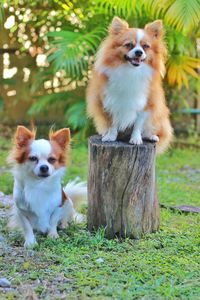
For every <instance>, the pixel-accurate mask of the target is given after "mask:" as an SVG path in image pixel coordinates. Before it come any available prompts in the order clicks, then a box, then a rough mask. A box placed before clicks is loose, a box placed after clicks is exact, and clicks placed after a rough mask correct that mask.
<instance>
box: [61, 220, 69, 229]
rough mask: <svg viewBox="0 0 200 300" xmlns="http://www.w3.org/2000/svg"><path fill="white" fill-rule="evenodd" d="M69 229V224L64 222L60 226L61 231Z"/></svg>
mask: <svg viewBox="0 0 200 300" xmlns="http://www.w3.org/2000/svg"><path fill="white" fill-rule="evenodd" d="M67 227H69V223H68V222H64V221H62V222H61V223H60V224H59V228H60V229H65V228H67Z"/></svg>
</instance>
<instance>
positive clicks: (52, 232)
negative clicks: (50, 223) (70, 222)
mask: <svg viewBox="0 0 200 300" xmlns="http://www.w3.org/2000/svg"><path fill="white" fill-rule="evenodd" d="M48 237H50V238H51V239H57V238H59V235H58V233H57V231H50V232H49V233H48Z"/></svg>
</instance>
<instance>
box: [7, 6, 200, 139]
mask: <svg viewBox="0 0 200 300" xmlns="http://www.w3.org/2000/svg"><path fill="white" fill-rule="evenodd" d="M8 6H13V8H14V11H16V10H18V11H19V12H18V14H19V13H20V16H21V20H18V17H17V15H16V16H15V19H16V20H17V21H16V24H15V26H14V27H12V28H11V29H10V34H12V35H13V37H16V36H19V35H20V36H21V37H20V38H19V39H18V43H19V45H20V51H21V52H23V51H27V49H26V47H25V43H26V39H24V38H23V37H24V36H26V35H27V36H28V39H29V40H30V41H31V47H30V49H32V48H33V49H35V50H34V51H35V52H34V51H33V54H32V55H36V53H44V52H45V53H46V55H47V59H48V64H47V65H46V67H45V66H44V67H40V68H38V69H39V71H38V73H37V74H35V75H34V82H33V85H32V87H31V89H30V90H31V93H32V94H33V96H34V98H35V101H34V103H33V106H32V108H31V109H30V110H29V113H30V114H32V115H33V116H34V115H36V114H37V113H39V112H44V111H47V110H48V107H49V106H54V105H55V109H56V106H57V105H58V104H59V103H60V102H62V103H64V102H65V101H66V105H64V115H65V119H66V122H67V123H68V120H69V125H70V126H72V127H73V128H74V129H76V130H82V133H83V126H84V124H85V125H86V126H87V128H86V130H85V129H84V131H85V132H88V130H89V128H90V124H89V123H88V122H87V119H86V117H84V116H83V114H84V113H85V104H84V101H85V100H84V99H85V94H84V91H85V90H84V89H85V87H86V85H87V81H88V78H89V76H90V69H91V65H92V63H93V61H94V56H95V54H96V52H97V48H98V46H99V44H100V42H101V41H102V40H103V38H104V37H105V35H106V28H107V27H108V24H109V23H110V22H111V19H112V17H113V16H115V15H118V16H120V17H122V18H124V19H126V20H127V21H128V22H129V24H130V26H133V27H140V28H142V27H143V26H144V25H145V24H146V23H148V22H151V21H153V20H155V19H162V20H163V22H164V27H165V30H166V34H165V36H166V44H167V47H168V49H169V56H168V60H167V76H166V83H167V84H166V86H167V88H168V89H171V91H172V88H171V86H173V89H176V88H177V87H178V88H179V89H180V88H183V86H185V87H186V88H188V87H189V85H190V84H191V82H192V81H193V82H194V78H197V68H198V67H199V62H200V60H199V58H197V51H196V40H197V37H198V35H199V27H198V25H199V21H200V2H199V0H191V1H186V0H164V1H161V0H149V1H146V0H141V1H135V0H96V1H93V0H88V1H84V0H80V1H76V0H71V1H66V2H63V1H60V0H51V1H39V0H37V1H26V0H24V1H23V4H22V3H21V2H20V1H19V0H10V1H7V7H8ZM27 10H28V11H29V10H31V12H30V11H29V16H30V17H29V19H27V15H26V14H27ZM36 12H37V13H36ZM11 14H14V13H11V12H9V9H8V8H7V10H6V13H5V15H6V16H7V15H11ZM21 23H22V25H23V26H22V27H23V28H24V29H23V30H24V31H23V34H22V32H20V30H21V29H20V28H21V26H18V25H20V24H21ZM33 29H34V34H33ZM31 32H32V33H31ZM13 40H14V39H13ZM37 51H38V52H37ZM55 80H56V81H58V83H57V84H54V81H55ZM46 82H50V83H51V84H50V85H49V87H46V86H45V83H46ZM192 84H193V83H192ZM195 85H196V86H197V80H196V83H195ZM80 89H82V90H81V92H80ZM169 93H170V92H169ZM180 98H181V97H180ZM180 102H181V100H179V103H180ZM1 103H2V101H1Z"/></svg>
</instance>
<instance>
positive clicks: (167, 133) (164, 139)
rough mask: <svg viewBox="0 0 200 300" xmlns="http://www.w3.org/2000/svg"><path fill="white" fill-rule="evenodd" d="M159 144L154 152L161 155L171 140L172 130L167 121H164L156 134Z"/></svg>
mask: <svg viewBox="0 0 200 300" xmlns="http://www.w3.org/2000/svg"><path fill="white" fill-rule="evenodd" d="M158 136H159V142H158V143H157V147H156V152H157V154H161V153H163V152H164V151H165V150H166V149H167V148H168V147H169V145H170V143H171V141H172V139H173V129H172V127H171V124H170V122H169V120H166V121H165V123H164V124H162V127H161V129H160V132H159V133H158Z"/></svg>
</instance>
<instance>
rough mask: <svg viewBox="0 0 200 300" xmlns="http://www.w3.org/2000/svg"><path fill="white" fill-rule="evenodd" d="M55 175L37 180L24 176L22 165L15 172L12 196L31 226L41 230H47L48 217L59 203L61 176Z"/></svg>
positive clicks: (60, 174)
mask: <svg viewBox="0 0 200 300" xmlns="http://www.w3.org/2000/svg"><path fill="white" fill-rule="evenodd" d="M62 173H63V172H60V173H59V172H58V173H57V174H56V175H57V176H52V177H48V178H45V179H43V180H37V179H34V178H33V177H29V176H25V175H26V174H25V173H24V172H23V167H22V168H20V170H19V172H17V171H16V172H15V183H14V191H13V196H14V200H15V202H16V205H17V207H18V208H19V209H21V210H22V211H23V213H24V214H25V215H26V217H27V218H28V219H29V221H30V223H31V225H32V227H33V228H34V229H37V230H39V231H41V232H47V230H48V229H49V227H50V223H49V222H50V217H51V215H52V213H53V212H54V210H55V209H56V208H57V207H58V206H59V205H60V204H61V201H62V193H61V183H60V182H61V177H62Z"/></svg>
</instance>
